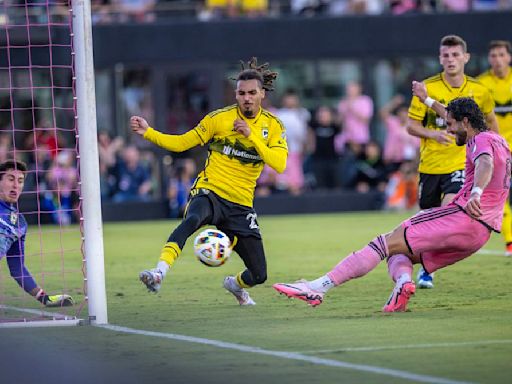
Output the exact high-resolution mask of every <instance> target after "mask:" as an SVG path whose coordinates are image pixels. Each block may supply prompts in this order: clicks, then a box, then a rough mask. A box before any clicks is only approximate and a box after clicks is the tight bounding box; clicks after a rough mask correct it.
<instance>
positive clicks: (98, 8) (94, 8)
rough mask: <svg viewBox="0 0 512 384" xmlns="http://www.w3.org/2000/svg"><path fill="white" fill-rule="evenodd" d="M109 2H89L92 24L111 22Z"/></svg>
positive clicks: (94, 0) (95, 0)
mask: <svg viewBox="0 0 512 384" xmlns="http://www.w3.org/2000/svg"><path fill="white" fill-rule="evenodd" d="M112 11H113V10H112V5H111V0H91V18H92V23H93V24H104V23H111V22H112V21H113V13H112Z"/></svg>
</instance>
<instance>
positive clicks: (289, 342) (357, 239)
mask: <svg viewBox="0 0 512 384" xmlns="http://www.w3.org/2000/svg"><path fill="white" fill-rule="evenodd" d="M404 217H405V215H404V214H391V213H389V214H388V213H357V214H343V215H341V214H332V215H309V216H283V217H268V216H267V217H262V218H260V219H259V223H260V226H261V229H262V234H263V236H264V240H265V249H266V254H267V260H268V271H269V279H268V281H267V282H266V283H265V284H264V285H263V286H261V287H257V288H255V289H253V290H251V295H252V297H253V298H254V300H255V301H256V302H257V303H258V305H257V306H255V307H251V308H242V307H239V306H238V304H237V303H236V301H235V299H234V298H233V297H232V296H230V295H229V294H228V293H226V292H225V291H224V290H223V288H222V280H223V278H224V276H225V275H227V274H235V273H237V272H238V271H239V270H241V268H242V263H241V261H240V260H239V259H238V257H237V256H236V254H234V255H233V257H232V260H230V261H229V262H228V263H227V264H225V265H224V266H222V267H220V268H207V267H205V266H203V265H202V264H201V263H199V262H198V261H197V260H195V258H194V256H193V255H192V250H191V241H190V242H189V244H187V246H186V249H185V251H184V253H183V254H182V256H181V257H180V259H179V260H178V262H177V263H176V264H175V267H174V268H173V270H172V271H171V273H170V275H168V277H167V278H166V280H165V282H164V284H163V286H162V290H161V292H160V293H159V294H157V295H154V294H149V293H147V292H146V291H145V289H144V288H143V287H142V285H141V284H140V283H139V281H138V279H137V274H138V272H139V271H140V270H143V269H146V268H150V267H153V266H154V265H155V263H156V261H157V259H158V254H159V252H160V248H161V246H162V244H163V242H164V241H165V239H166V238H167V236H168V234H169V232H170V230H172V228H174V227H175V226H176V225H177V222H176V221H159V222H137V223H125V224H108V225H105V227H104V234H105V238H104V243H105V265H106V281H107V295H108V303H109V323H111V324H116V325H120V326H124V327H130V328H135V329H140V330H149V331H157V332H163V333H173V334H180V335H189V336H196V337H202V338H209V339H216V340H221V341H226V342H231V343H238V344H244V345H249V346H255V347H260V348H264V349H267V350H274V351H291V352H297V353H303V354H307V355H311V356H317V357H321V358H325V359H331V360H339V361H343V362H348V363H354V364H365V365H370V366H375V367H383V368H389V369H395V370H400V371H406V372H410V373H415V374H422V375H428V376H433V377H440V378H445V379H451V380H458V381H470V382H481V383H503V382H508V381H509V380H510V377H511V376H512V365H511V364H510V360H511V357H512V326H511V323H512V300H511V299H512V293H511V290H510V284H509V282H510V280H511V278H512V271H511V268H512V258H505V257H503V256H500V255H492V254H485V255H483V254H478V255H474V256H472V257H471V258H469V259H467V260H465V261H463V262H461V263H459V264H457V265H455V266H452V267H449V268H447V269H445V270H442V271H440V272H439V273H437V275H436V280H435V288H434V289H433V290H418V291H417V294H416V295H415V297H414V298H413V299H412V300H411V302H410V305H409V308H410V311H409V312H407V313H401V314H392V315H389V314H383V313H381V308H382V306H383V304H384V302H385V301H386V299H387V297H388V295H389V293H390V291H391V289H392V283H391V281H390V280H389V278H388V276H387V273H386V266H385V264H382V265H380V266H379V267H378V268H377V269H376V270H375V271H373V272H372V273H370V274H369V275H368V276H366V277H364V278H362V279H358V280H356V281H351V282H349V283H348V284H346V285H345V286H343V287H339V288H337V289H335V290H333V291H331V292H329V294H328V295H327V296H326V299H325V302H324V304H322V305H321V306H320V307H318V308H309V307H307V306H306V305H305V304H304V303H303V302H299V301H296V300H288V299H286V298H284V297H283V296H279V295H278V294H277V293H276V292H275V291H274V290H273V289H272V288H271V285H272V284H273V283H275V282H280V281H293V280H295V279H297V278H301V277H304V278H313V277H317V276H319V275H320V274H323V273H325V272H326V271H328V270H329V269H330V268H332V266H333V265H335V264H336V263H337V262H338V261H339V260H340V259H341V258H342V257H344V256H345V255H346V254H348V253H349V252H351V251H353V250H356V249H359V248H361V247H362V246H364V245H365V244H366V243H368V241H369V240H371V239H372V238H373V237H374V236H375V235H377V234H379V233H383V232H386V231H388V230H390V229H392V228H393V227H394V226H395V225H396V224H398V223H399V222H400V220H401V219H403V218H404ZM57 240H58V241H60V239H57V238H56V239H54V240H53V241H57ZM68 241H69V242H70V243H71V241H72V240H66V242H68ZM73 241H74V240H73ZM30 247H34V249H35V248H36V244H32V243H31V245H30ZM485 248H486V249H491V250H501V249H503V244H502V240H501V238H500V237H499V236H493V237H492V238H491V241H490V242H489V243H488V244H487V245H486V247H485ZM69 263H71V264H73V263H74V262H71V261H69ZM70 281H72V280H70ZM0 338H1V340H2V343H0V345H4V346H5V345H9V344H15V343H20V345H25V346H26V349H27V350H28V351H25V353H26V354H30V353H31V352H30V347H29V346H30V345H32V343H33V344H34V345H37V348H36V349H35V350H36V351H38V352H39V354H41V351H43V353H42V354H43V355H45V351H46V352H47V353H46V356H47V360H48V361H53V359H54V358H55V359H59V358H60V359H64V361H69V364H70V366H73V364H78V365H80V364H82V365H85V366H88V367H89V368H90V370H89V373H88V374H86V373H82V374H81V375H79V376H80V377H82V378H83V380H84V381H83V382H91V381H96V382H102V381H101V380H105V381H104V382H110V383H111V382H116V380H117V381H119V382H125V383H126V382H143V381H145V382H149V381H153V380H164V378H165V380H166V381H164V382H172V383H196V382H197V383H217V382H219V383H226V382H233V383H238V382H240V383H241V382H244V383H264V382H267V383H312V382H320V383H324V382H325V383H330V382H358V383H368V382H375V383H377V382H378V383H401V382H411V380H404V379H399V378H397V377H392V376H386V375H382V374H377V373H369V372H362V371H357V370H353V369H347V368H336V367H326V366H319V365H314V364H311V363H307V362H301V361H292V360H285V359H282V358H276V357H269V356H262V355H258V354H253V353H241V352H236V351H232V350H225V349H219V348H217V347H212V346H204V345H198V344H191V343H187V342H183V341H175V340H166V339H159V338H155V337H149V336H137V335H128V334H123V333H118V332H114V331H110V330H104V329H98V328H94V327H87V326H86V327H78V328H60V329H45V330H44V331H41V330H35V329H32V330H21V331H19V330H18V331H16V333H13V332H12V330H11V331H6V330H0ZM493 340H503V341H504V342H503V343H500V344H488V343H486V342H488V341H493ZM478 342H483V343H482V344H477V343H478ZM440 343H446V345H439V346H437V347H436V346H433V345H432V344H440ZM459 343H468V344H467V345H457V344H459ZM472 343H474V344H472ZM419 344H427V345H428V346H426V347H423V348H421V347H419V346H418V345H419ZM358 347H382V349H380V350H371V351H368V350H366V351H365V350H349V349H350V348H358ZM3 350H4V349H3V348H0V353H2V351H3ZM59 350H60V351H62V352H61V353H59V352H57V351H59ZM6 356H8V354H7V355H6ZM6 358H7V357H6ZM6 358H4V357H3V356H2V355H1V354H0V371H4V370H5V369H6V368H7V372H11V374H12V370H11V371H9V369H8V368H9V367H2V365H4V364H6ZM39 360H40V361H41V359H39ZM42 361H43V362H44V361H46V360H45V359H42ZM45 366H46V364H45ZM11 367H12V365H11ZM15 372H17V373H18V374H20V373H19V371H15ZM24 374H27V375H28V374H29V373H28V372H24ZM66 374H69V375H71V376H73V375H74V376H73V377H75V376H77V373H76V371H75V370H73V369H70V370H69V372H67V370H65V369H64V370H62V371H61V372H60V375H61V377H65V375H66ZM51 375H52V374H51V373H50V374H48V375H46V376H47V377H51ZM91 375H92V376H91ZM46 376H45V377H46ZM112 377H114V379H112ZM75 378H76V377H75ZM121 379H122V380H121ZM98 380H99V381H98ZM39 382H41V381H39ZM43 382H44V381H43ZM49 382H50V381H49Z"/></svg>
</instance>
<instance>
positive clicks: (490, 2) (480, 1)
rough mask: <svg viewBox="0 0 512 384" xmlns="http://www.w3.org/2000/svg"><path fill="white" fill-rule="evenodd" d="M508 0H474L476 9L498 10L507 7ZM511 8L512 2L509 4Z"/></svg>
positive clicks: (474, 8)
mask: <svg viewBox="0 0 512 384" xmlns="http://www.w3.org/2000/svg"><path fill="white" fill-rule="evenodd" d="M507 2H508V1H507V0H473V7H472V9H473V10H474V11H498V10H500V9H506V8H507ZM508 7H509V8H510V4H508Z"/></svg>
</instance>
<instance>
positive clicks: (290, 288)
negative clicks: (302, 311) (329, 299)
mask: <svg viewBox="0 0 512 384" xmlns="http://www.w3.org/2000/svg"><path fill="white" fill-rule="evenodd" d="M272 287H273V288H274V289H275V290H276V291H277V292H279V293H281V294H283V295H286V296H288V297H293V298H295V299H299V300H303V301H305V302H306V303H308V304H309V305H311V306H312V307H316V306H317V305H320V304H322V302H323V300H324V294H323V293H322V292H319V291H315V290H313V289H312V288H311V287H310V285H309V282H308V281H307V280H300V281H297V282H296V283H278V284H274V285H273V286H272Z"/></svg>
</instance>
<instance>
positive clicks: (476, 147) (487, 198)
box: [453, 131, 511, 232]
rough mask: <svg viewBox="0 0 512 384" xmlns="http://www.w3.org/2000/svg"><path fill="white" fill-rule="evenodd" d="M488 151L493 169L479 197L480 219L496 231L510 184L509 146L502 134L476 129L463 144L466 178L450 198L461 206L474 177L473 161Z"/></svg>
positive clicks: (468, 193) (467, 195)
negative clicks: (464, 148) (464, 144)
mask: <svg viewBox="0 0 512 384" xmlns="http://www.w3.org/2000/svg"><path fill="white" fill-rule="evenodd" d="M483 154H487V155H489V156H491V158H492V161H493V163H494V170H493V174H492V177H491V181H490V182H489V184H488V185H487V187H486V188H485V189H484V193H483V194H482V196H481V197H480V204H481V207H482V212H483V215H482V217H480V218H479V221H481V222H483V223H485V224H486V225H487V226H489V227H490V228H492V229H494V230H495V231H497V232H499V231H500V230H501V222H502V220H503V205H504V204H505V201H506V200H507V197H508V193H509V188H510V171H511V169H510V149H509V146H508V144H507V142H506V141H505V139H503V137H501V136H500V135H498V134H497V133H494V132H491V131H486V132H482V133H479V134H478V135H476V136H475V137H473V138H472V139H471V140H469V141H468V143H467V145H466V181H465V182H464V185H463V186H462V189H461V190H460V191H459V193H457V195H456V196H455V198H454V200H453V202H454V203H455V204H457V205H458V206H459V207H462V208H464V207H465V206H466V203H467V202H468V200H469V196H470V194H471V189H472V188H473V182H474V179H475V161H476V159H477V158H478V157H479V156H481V155H483Z"/></svg>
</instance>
